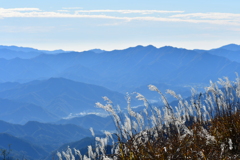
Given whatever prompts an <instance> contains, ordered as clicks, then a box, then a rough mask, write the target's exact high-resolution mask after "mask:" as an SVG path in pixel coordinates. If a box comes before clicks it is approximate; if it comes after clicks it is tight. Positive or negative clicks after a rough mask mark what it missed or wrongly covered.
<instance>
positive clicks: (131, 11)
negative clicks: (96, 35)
mask: <svg viewBox="0 0 240 160" xmlns="http://www.w3.org/2000/svg"><path fill="white" fill-rule="evenodd" d="M76 12H77V13H122V14H127V13H138V14H153V13H183V12H184V11H162V10H109V9H107V10H78V11H76Z"/></svg>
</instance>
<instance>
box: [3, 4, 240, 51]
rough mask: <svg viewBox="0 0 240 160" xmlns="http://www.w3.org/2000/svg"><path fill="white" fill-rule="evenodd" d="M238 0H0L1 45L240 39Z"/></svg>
mask: <svg viewBox="0 0 240 160" xmlns="http://www.w3.org/2000/svg"><path fill="white" fill-rule="evenodd" d="M239 7H240V1H239V0H228V1H226V0H168V1H166V0H121V1H120V0H68V1H66V0H41V1H39V0H21V1H20V0H0V45H16V46H23V47H33V48H37V49H44V50H56V49H63V50H74V51H84V50H89V49H95V48H99V49H103V50H113V49H124V48H128V47H134V46H137V45H143V46H147V45H154V46H156V47H162V46H166V45H167V46H173V47H179V48H187V49H212V48H218V47H220V46H223V45H226V44H230V43H235V44H240V38H239V37H240V10H239Z"/></svg>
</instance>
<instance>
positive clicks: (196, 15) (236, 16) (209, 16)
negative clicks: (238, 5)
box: [171, 12, 240, 20]
mask: <svg viewBox="0 0 240 160" xmlns="http://www.w3.org/2000/svg"><path fill="white" fill-rule="evenodd" d="M171 17H175V18H201V19H237V20H240V14H235V13H217V12H213V13H190V14H177V15H173V16H171Z"/></svg>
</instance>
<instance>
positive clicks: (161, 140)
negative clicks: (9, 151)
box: [58, 78, 240, 160]
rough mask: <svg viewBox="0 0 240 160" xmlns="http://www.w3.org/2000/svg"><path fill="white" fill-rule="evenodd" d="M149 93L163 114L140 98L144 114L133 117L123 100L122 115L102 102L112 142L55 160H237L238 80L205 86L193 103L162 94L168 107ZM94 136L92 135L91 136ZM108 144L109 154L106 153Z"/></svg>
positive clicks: (104, 140) (239, 123)
mask: <svg viewBox="0 0 240 160" xmlns="http://www.w3.org/2000/svg"><path fill="white" fill-rule="evenodd" d="M149 89H150V90H152V91H156V92H158V93H159V95H160V97H161V99H162V101H163V103H164V107H163V108H158V107H155V106H153V105H151V104H150V103H149V102H148V100H147V99H146V98H145V97H144V96H142V95H141V94H139V93H135V94H136V95H137V96H136V97H137V98H138V99H139V100H142V101H143V103H144V106H145V108H144V110H143V111H141V112H135V111H133V110H132V108H131V104H130V103H131V96H130V95H129V96H128V113H127V114H125V113H123V112H122V111H121V110H120V109H119V107H117V106H114V105H113V103H112V102H111V101H110V100H109V99H108V98H107V97H104V99H105V100H106V104H105V105H103V104H100V103H97V104H96V105H97V106H98V107H100V108H103V109H105V110H106V111H107V112H109V114H111V115H112V117H113V120H114V121H115V125H116V133H114V135H116V136H117V141H116V142H114V138H113V137H112V136H113V134H111V133H109V132H105V134H106V135H107V137H106V138H99V137H96V148H93V147H92V146H88V153H87V154H85V155H81V153H80V151H79V150H76V149H73V150H72V149H70V148H68V150H67V151H66V152H64V151H63V152H61V153H60V152H58V157H59V159H61V160H62V159H67V160H75V159H81V160H82V159H83V160H88V159H89V160H91V159H109V160H110V159H120V160H140V159H154V160H156V159H159V160H165V159H169V160H171V159H204V160H206V159H209V160H211V159H216V160H217V159H240V101H239V98H240V80H239V78H237V79H236V81H234V82H231V81H229V79H228V78H225V79H224V80H223V79H219V81H218V82H217V83H212V82H210V86H209V87H207V88H206V93H204V94H202V93H197V92H196V91H195V90H194V89H193V90H192V97H191V99H189V100H184V99H182V98H181V96H180V95H177V94H176V93H175V92H174V91H171V90H167V92H166V93H168V94H171V95H172V96H174V97H175V98H176V99H177V100H178V104H177V105H176V106H171V105H170V104H169V103H168V101H167V99H166V98H165V96H164V94H163V93H162V92H161V91H160V90H158V88H156V87H155V86H153V85H149ZM93 135H94V133H93ZM109 139H112V140H111V141H112V142H113V143H112V144H111V147H112V150H111V153H107V152H106V149H105V148H106V146H107V145H109V144H108V140H109Z"/></svg>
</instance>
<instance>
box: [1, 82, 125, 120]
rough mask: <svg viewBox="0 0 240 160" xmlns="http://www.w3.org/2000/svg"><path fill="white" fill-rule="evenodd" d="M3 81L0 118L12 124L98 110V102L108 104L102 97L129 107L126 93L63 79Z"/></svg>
mask: <svg viewBox="0 0 240 160" xmlns="http://www.w3.org/2000/svg"><path fill="white" fill-rule="evenodd" d="M4 84H5V85H6V86H5V87H3V88H2V91H1V89H0V98H2V99H0V108H2V110H4V112H1V113H0V119H2V120H5V121H8V122H12V123H20V124H23V123H25V122H27V121H29V120H37V121H41V122H52V121H56V120H57V119H60V118H61V117H67V116H68V115H69V114H71V113H73V114H76V113H80V112H86V111H96V110H97V108H96V107H95V103H96V102H101V103H105V102H104V101H103V98H102V97H103V96H107V97H109V98H110V99H111V100H112V101H114V102H115V104H119V105H122V106H126V101H125V98H124V95H123V94H120V93H118V92H114V91H110V90H108V89H106V88H104V87H100V86H96V85H91V84H86V83H81V82H75V81H72V80H67V79H64V78H50V79H48V80H42V81H32V82H29V83H24V84H18V83H4ZM4 84H0V86H4ZM101 111H102V109H101ZM27 113H28V114H27ZM23 115H24V116H23Z"/></svg>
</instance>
